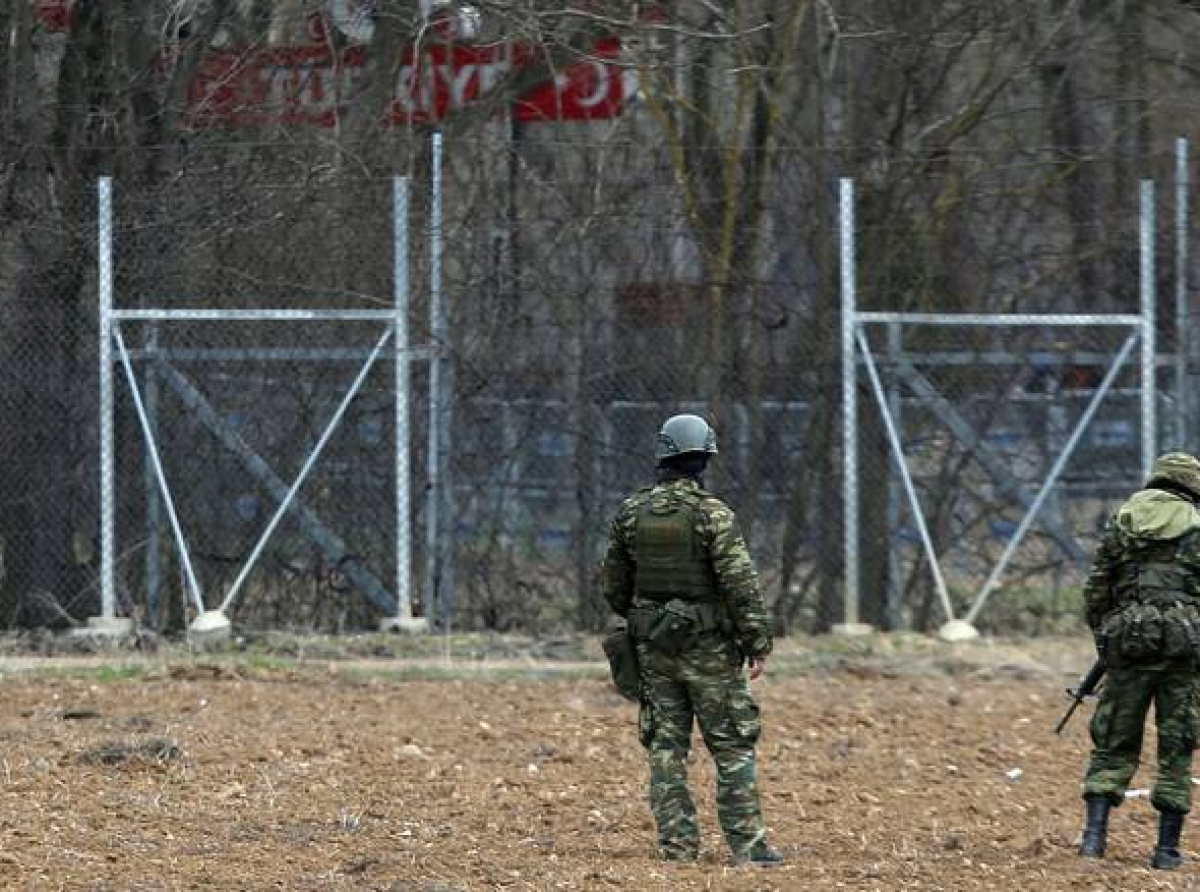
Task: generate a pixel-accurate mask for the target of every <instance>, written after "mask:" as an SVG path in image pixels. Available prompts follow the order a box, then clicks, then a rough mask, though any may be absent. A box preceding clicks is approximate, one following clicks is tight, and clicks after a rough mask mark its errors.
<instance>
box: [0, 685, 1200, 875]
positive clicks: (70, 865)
mask: <svg viewBox="0 0 1200 892" xmlns="http://www.w3.org/2000/svg"><path fill="white" fill-rule="evenodd" d="M1062 686H1063V680H1062V679H1060V678H1058V677H1057V676H1048V675H1042V676H1029V675H1027V674H1024V673H1017V674H1012V673H1005V672H1003V671H1001V672H998V673H997V672H991V673H986V674H984V673H971V672H966V673H958V674H954V673H950V674H947V673H944V672H923V673H920V674H911V675H910V674H907V673H895V672H891V671H880V670H877V669H873V668H870V667H865V668H859V669H856V670H853V671H851V670H842V671H834V672H818V673H807V674H801V675H797V676H790V677H781V676H778V675H777V676H776V677H773V678H772V677H768V678H767V679H765V680H763V681H761V682H759V683H757V686H756V690H757V692H758V694H759V696H760V698H761V700H762V702H763V706H764V710H763V711H764V717H765V727H766V730H765V734H764V739H763V742H762V747H761V754H762V774H763V781H762V783H763V791H764V797H765V802H764V804H765V809H766V813H767V817H768V821H769V824H770V827H771V830H772V837H773V840H774V842H775V843H776V845H777V846H778V847H779V848H780V849H781V850H782V851H783V852H784V854H785V855H786V856H787V858H788V863H787V865H786V866H783V867H780V868H776V869H773V870H769V871H768V870H762V869H758V870H755V869H752V868H735V867H731V866H729V865H728V863H727V860H726V856H725V853H724V851H723V848H722V845H721V841H720V839H719V837H718V835H717V833H716V831H715V827H716V818H715V814H714V811H713V795H712V786H713V775H712V771H711V767H710V763H709V761H708V758H707V756H706V755H705V754H704V753H703V750H702V747H700V750H701V751H700V752H699V753H697V754H696V757H695V767H694V771H693V782H694V787H695V788H696V790H697V792H698V795H697V799H698V804H699V808H700V813H701V819H702V822H703V825H704V828H705V839H704V843H705V852H704V855H703V858H702V860H701V861H700V863H698V864H696V865H687V866H679V865H670V864H664V863H661V862H658V861H656V860H655V859H654V858H653V846H652V842H653V830H652V826H651V822H650V815H649V811H648V809H647V807H646V803H645V795H644V788H645V778H646V766H645V764H644V758H643V755H642V753H641V751H640V750H639V748H638V745H637V741H636V739H635V733H634V727H633V726H634V721H633V719H634V716H633V709H632V707H630V706H629V705H627V704H625V703H624V702H623V701H621V700H620V699H618V698H617V697H616V696H615V695H614V694H613V693H611V692H610V690H609V688H608V686H607V685H606V684H605V683H604V682H603V681H602V680H600V679H599V678H595V677H588V678H570V679H563V678H558V679H546V678H540V679H509V680H487V679H482V678H464V679H457V680H456V679H434V680H399V679H397V678H395V677H388V676H386V675H378V674H362V673H357V672H354V673H352V672H347V671H346V670H345V669H342V670H340V671H324V670H321V671H318V670H303V671H287V670H279V669H275V670H269V671H254V670H250V669H237V668H229V667H224V668H221V667H204V666H188V667H179V668H175V669H169V668H159V669H156V670H151V671H149V673H148V674H144V675H140V676H138V677H134V678H128V677H116V678H103V677H94V676H93V677H90V678H88V677H60V676H53V675H45V674H39V675H17V676H13V675H8V676H6V677H5V678H4V679H3V681H0V698H2V701H3V708H2V709H0V747H2V753H0V755H2V761H0V790H2V791H3V807H2V809H0V888H4V889H43V888H44V889H60V888H61V889H145V890H150V889H220V890H228V889H289V890H291V889H295V890H305V889H312V890H318V889H320V890H324V889H379V890H406V892H418V890H420V892H434V890H438V892H450V890H485V889H489V890H490V889H538V890H542V889H546V890H550V889H671V890H676V889H714V888H720V889H732V890H737V889H746V890H749V889H797V890H800V889H881V890H894V889H946V890H965V889H1001V890H1007V889H1019V888H1022V887H1024V888H1027V889H1030V890H1033V889H1037V890H1049V889H1150V888H1155V889H1193V888H1198V887H1200V875H1198V874H1200V871H1197V869H1196V868H1195V867H1194V866H1192V865H1191V864H1189V865H1188V866H1186V867H1185V868H1184V869H1183V870H1182V871H1180V872H1178V873H1176V874H1173V875H1163V874H1158V873H1155V872H1152V871H1150V870H1148V869H1146V867H1145V863H1146V860H1147V855H1148V852H1149V848H1150V845H1151V844H1152V838H1153V820H1154V816H1153V812H1152V810H1151V809H1150V806H1149V804H1148V802H1147V800H1146V799H1145V798H1134V799H1131V800H1130V801H1129V802H1128V803H1127V805H1126V807H1124V808H1122V809H1121V810H1120V811H1119V812H1118V813H1116V814H1115V815H1114V819H1113V828H1112V838H1111V841H1110V857H1109V858H1108V859H1107V860H1105V861H1104V862H1101V863H1098V864H1094V863H1084V862H1081V861H1080V860H1079V859H1078V858H1077V857H1076V856H1075V855H1074V850H1073V845H1074V842H1075V840H1076V838H1077V836H1078V831H1079V821H1080V813H1081V803H1080V801H1079V799H1078V795H1079V794H1078V786H1079V775H1080V772H1081V768H1082V765H1083V760H1084V757H1085V754H1086V727H1085V726H1086V718H1087V715H1086V713H1085V714H1081V715H1080V716H1078V717H1077V720H1076V722H1075V723H1074V725H1073V726H1072V727H1071V728H1070V729H1069V731H1068V732H1067V733H1066V734H1065V735H1064V736H1063V737H1062V738H1056V737H1055V736H1054V734H1053V732H1052V729H1053V726H1054V723H1055V721H1056V720H1057V718H1058V715H1059V712H1060V711H1061V707H1062V705H1063V698H1062V694H1061V692H1062ZM1088 711H1089V712H1090V707H1089V709H1088ZM1147 745H1148V746H1152V745H1153V737H1152V735H1149V736H1148V740H1147ZM1137 785H1138V786H1145V785H1146V779H1145V778H1143V777H1139V780H1138V784H1137ZM1192 836H1193V840H1200V831H1197V832H1196V833H1193V834H1192ZM1196 844H1197V845H1200V843H1196ZM1188 854H1189V855H1194V853H1193V852H1191V851H1189V852H1188Z"/></svg>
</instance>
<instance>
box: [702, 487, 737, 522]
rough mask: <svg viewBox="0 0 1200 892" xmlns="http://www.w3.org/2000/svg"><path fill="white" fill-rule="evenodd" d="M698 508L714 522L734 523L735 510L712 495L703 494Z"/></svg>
mask: <svg viewBox="0 0 1200 892" xmlns="http://www.w3.org/2000/svg"><path fill="white" fill-rule="evenodd" d="M697 507H699V509H700V510H701V511H702V512H704V514H705V515H706V516H707V517H708V519H709V520H710V521H712V522H720V523H732V522H733V520H734V513H733V509H732V508H730V507H729V506H728V505H726V504H725V503H724V502H722V501H721V500H720V499H718V498H717V497H716V496H714V495H711V494H710V493H703V494H702V497H701V499H700V501H699V502H698V503H697Z"/></svg>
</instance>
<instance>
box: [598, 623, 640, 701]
mask: <svg viewBox="0 0 1200 892" xmlns="http://www.w3.org/2000/svg"><path fill="white" fill-rule="evenodd" d="M603 647H604V655H605V656H606V657H608V668H609V671H610V672H611V673H612V680H613V684H614V685H615V686H616V688H617V692H618V693H619V694H620V695H621V696H622V697H624V698H625V699H626V700H631V701H633V702H634V703H637V702H638V701H639V700H640V699H641V691H642V684H641V680H640V678H639V673H638V658H637V648H636V647H635V646H634V643H633V638H632V637H631V636H630V634H629V630H628V629H627V628H626V627H625V624H624V623H621V624H619V625H617V626H616V627H614V628H613V630H612V631H611V632H609V633H608V634H607V635H605V636H604V641H603Z"/></svg>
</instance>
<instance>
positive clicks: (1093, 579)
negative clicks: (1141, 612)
mask: <svg viewBox="0 0 1200 892" xmlns="http://www.w3.org/2000/svg"><path fill="white" fill-rule="evenodd" d="M1119 551H1120V542H1119V540H1118V539H1117V536H1116V533H1115V528H1114V526H1113V523H1112V521H1109V524H1108V526H1107V527H1106V528H1105V530H1104V536H1103V538H1102V539H1101V540H1100V547H1099V548H1097V549H1096V559H1095V560H1094V561H1093V562H1092V570H1091V572H1090V573H1088V577H1087V581H1085V582H1084V584H1083V604H1084V610H1085V612H1086V615H1087V623H1088V626H1089V627H1090V628H1091V630H1092V632H1093V633H1095V632H1099V631H1100V624H1101V623H1102V622H1103V621H1104V617H1106V616H1107V615H1108V614H1109V613H1110V612H1111V611H1112V609H1113V607H1115V606H1116V604H1115V602H1114V601H1113V591H1112V571H1113V567H1114V566H1115V564H1116V561H1117V557H1118V556H1119Z"/></svg>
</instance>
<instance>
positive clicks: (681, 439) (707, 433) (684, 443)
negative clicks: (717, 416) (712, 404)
mask: <svg viewBox="0 0 1200 892" xmlns="http://www.w3.org/2000/svg"><path fill="white" fill-rule="evenodd" d="M685 452H703V453H704V454H706V455H716V454H717V435H716V432H715V431H713V429H712V428H711V427H709V425H708V422H707V421H705V420H704V419H703V418H701V417H700V416H699V415H672V416H671V417H670V418H668V419H667V420H666V421H665V422H663V426H662V429H661V430H660V431H659V432H658V445H656V446H655V447H654V458H655V459H656V460H658V461H662V460H663V459H664V458H670V457H671V456H673V455H683V453H685Z"/></svg>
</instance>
